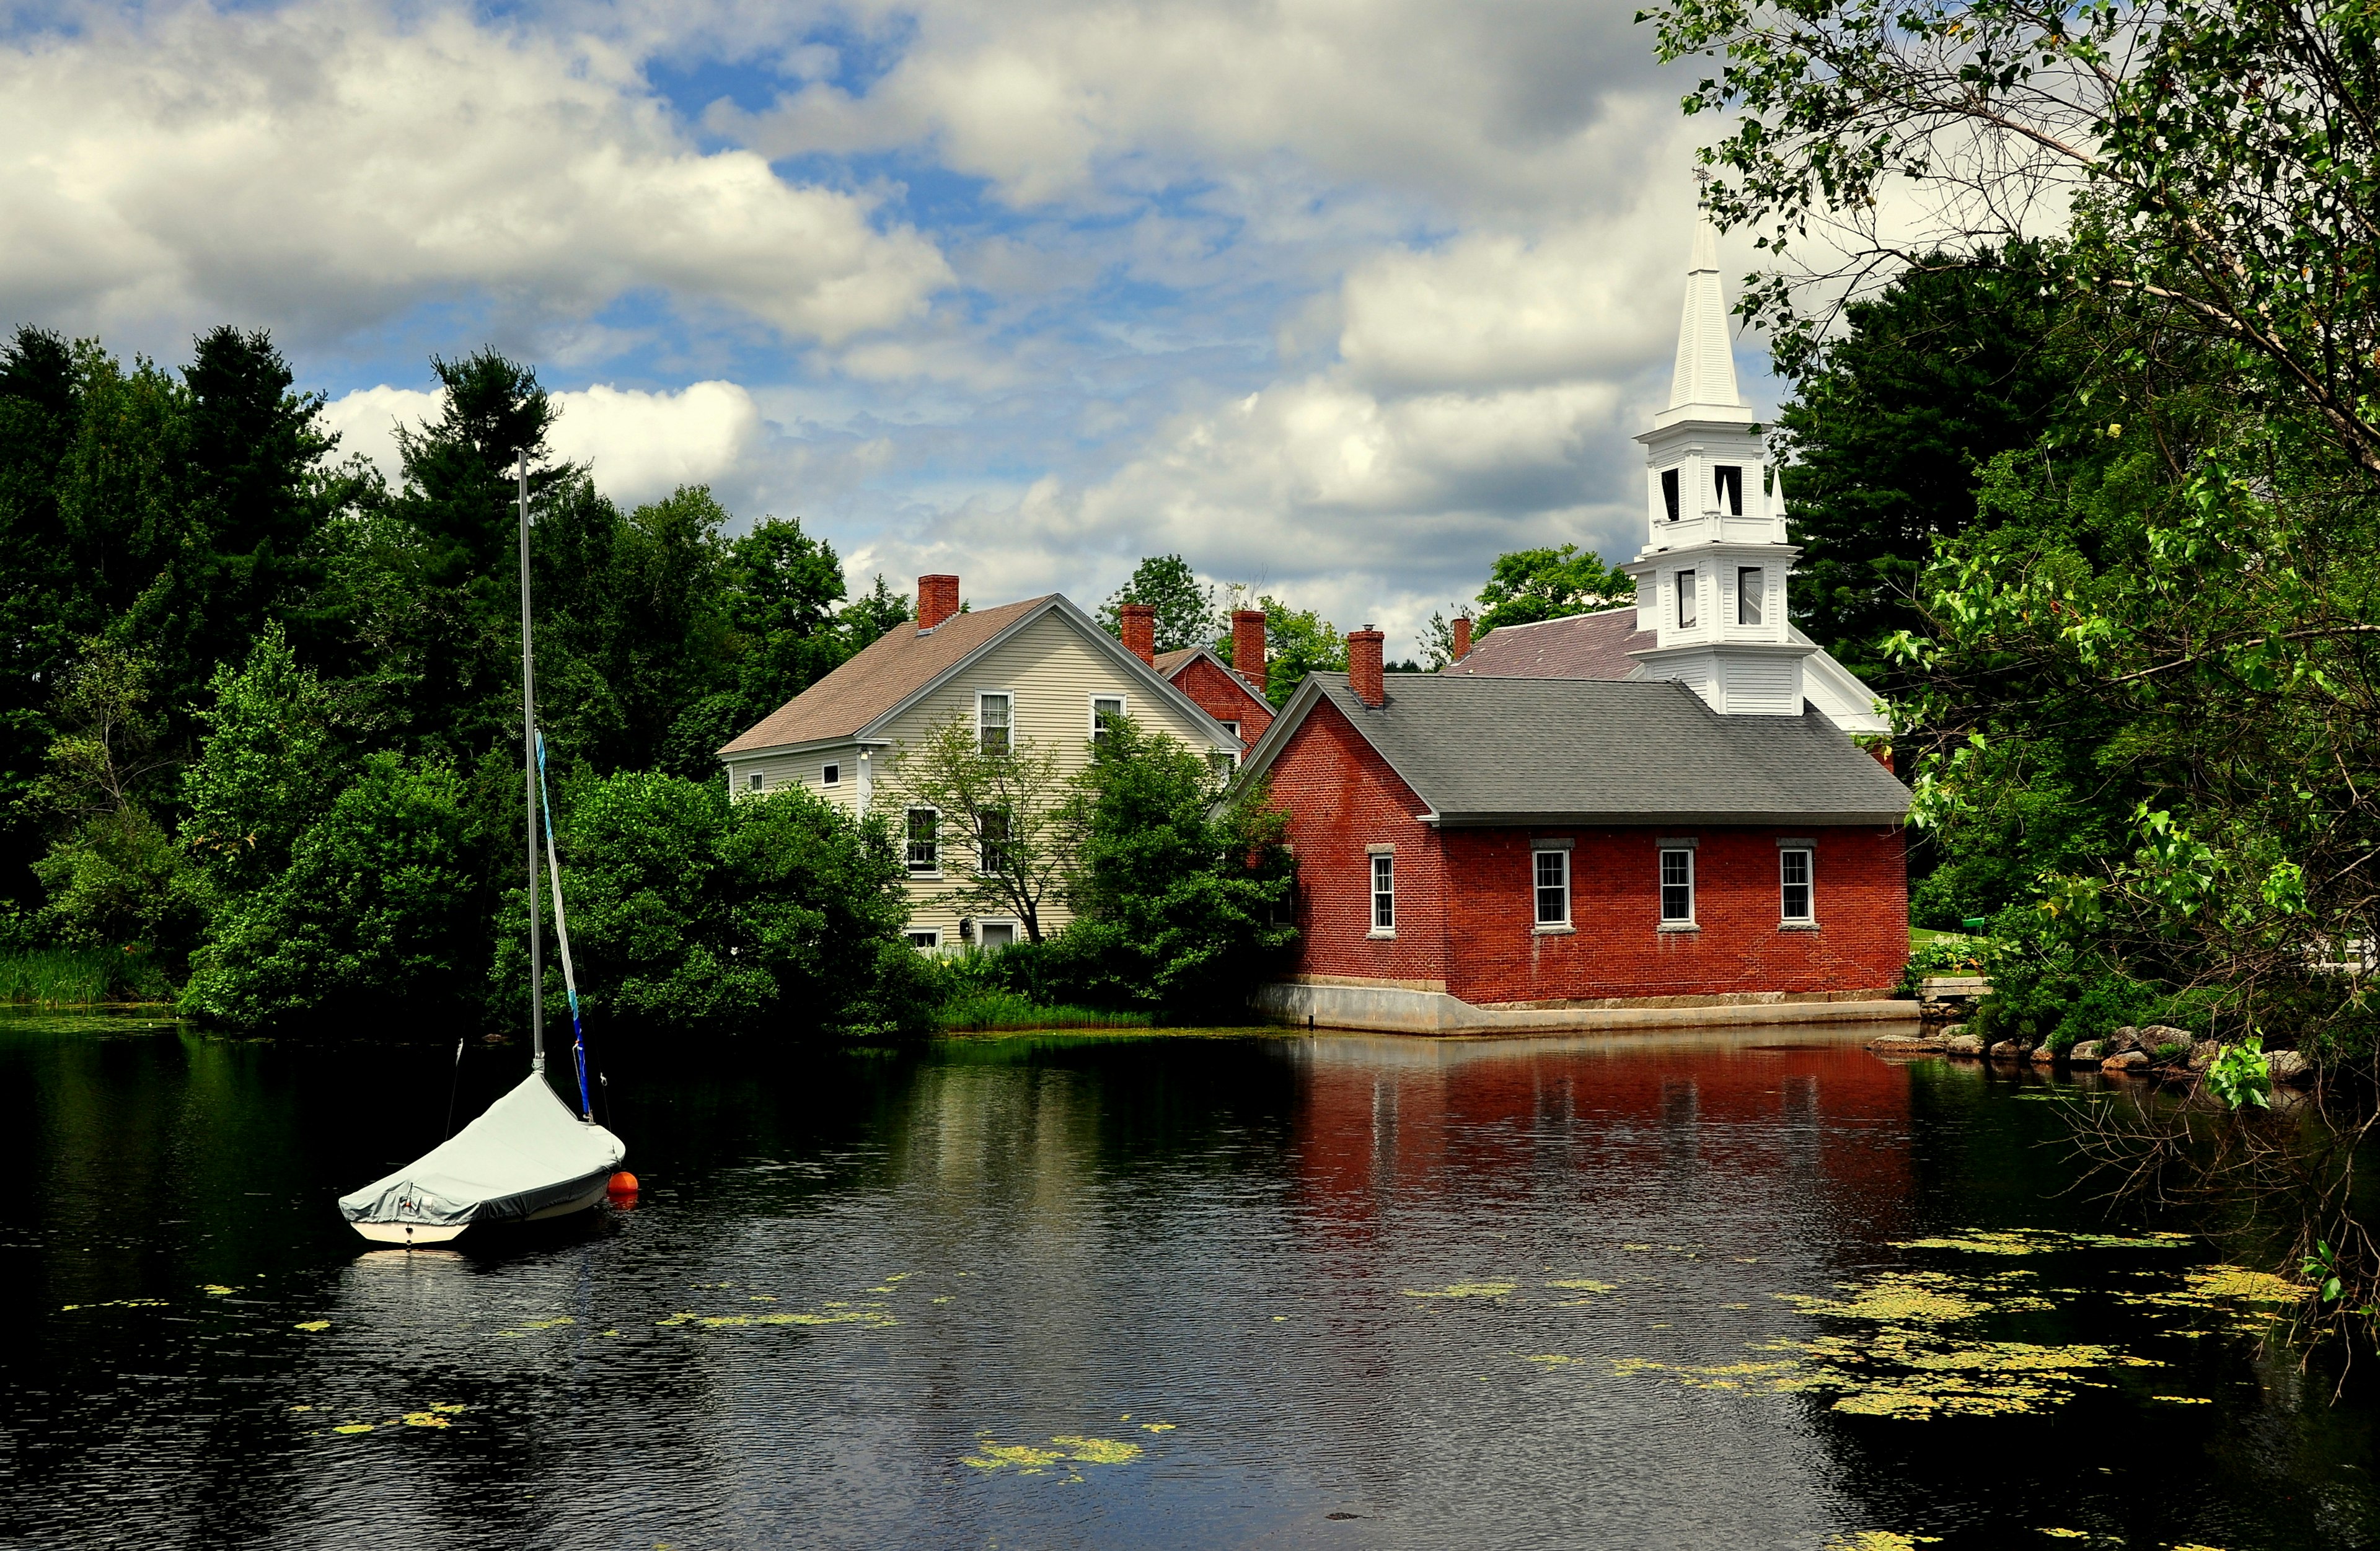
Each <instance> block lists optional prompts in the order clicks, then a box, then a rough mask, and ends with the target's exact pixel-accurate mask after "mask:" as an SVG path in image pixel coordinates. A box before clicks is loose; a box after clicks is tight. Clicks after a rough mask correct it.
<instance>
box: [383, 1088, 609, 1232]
mask: <svg viewBox="0 0 2380 1551" xmlns="http://www.w3.org/2000/svg"><path fill="white" fill-rule="evenodd" d="M626 1154H627V1149H626V1148H625V1147H624V1146H622V1145H620V1139H619V1138H618V1137H616V1136H614V1135H613V1134H612V1133H610V1132H608V1131H606V1130H604V1129H603V1128H602V1127H601V1126H600V1125H595V1124H593V1123H591V1122H589V1121H582V1120H580V1119H579V1118H578V1117H577V1115H575V1114H573V1113H571V1111H570V1110H569V1109H565V1108H564V1106H563V1103H562V1100H561V1099H560V1098H559V1097H556V1095H555V1094H554V1091H553V1088H551V1087H550V1086H548V1085H547V1084H546V1081H545V1076H544V1074H543V1073H542V1072H530V1073H529V1074H528V1078H527V1080H525V1081H524V1082H522V1084H520V1086H518V1087H516V1088H515V1089H513V1090H512V1091H511V1092H510V1093H508V1094H506V1095H504V1097H502V1098H499V1099H497V1100H496V1101H495V1102H494V1103H493V1104H491V1105H489V1106H488V1109H487V1112H486V1113H485V1114H483V1115H481V1116H480V1118H479V1119H478V1120H476V1121H472V1122H471V1123H470V1124H469V1125H467V1126H465V1127H464V1128H463V1129H462V1130H461V1131H458V1132H456V1133H455V1134H454V1135H453V1136H451V1137H449V1138H447V1140H446V1141H445V1142H444V1143H443V1144H442V1145H439V1146H437V1147H435V1148H433V1149H431V1151H429V1152H427V1153H424V1154H423V1155H422V1156H421V1157H418V1158H416V1159H414V1160H413V1161H412V1162H411V1163H408V1164H407V1165H406V1166H405V1167H404V1168H402V1169H398V1170H397V1171H396V1172H395V1173H394V1174H391V1175H389V1176H388V1177H387V1178H385V1179H381V1180H375V1181H372V1182H371V1183H370V1184H368V1185H366V1186H364V1188H363V1189H361V1190H359V1191H357V1192H356V1193H355V1194H352V1195H343V1196H341V1197H339V1211H340V1214H341V1215H342V1216H344V1217H345V1218H346V1219H347V1220H348V1221H349V1222H413V1223H420V1224H423V1225H425V1226H430V1227H439V1228H453V1227H457V1226H460V1225H462V1224H466V1223H475V1222H517V1221H519V1220H520V1219H522V1218H528V1217H533V1216H535V1215H536V1214H537V1213H539V1212H541V1211H543V1210H545V1209H546V1208H547V1207H549V1206H561V1205H563V1204H564V1203H565V1202H567V1201H570V1200H572V1199H573V1198H575V1197H577V1196H579V1195H583V1194H586V1192H587V1190H588V1188H589V1185H591V1184H592V1183H594V1182H595V1181H599V1180H601V1179H603V1178H605V1177H607V1176H608V1175H610V1173H611V1172H612V1170H613V1169H617V1168H618V1167H619V1166H620V1160H621V1158H622V1157H625V1156H626Z"/></svg>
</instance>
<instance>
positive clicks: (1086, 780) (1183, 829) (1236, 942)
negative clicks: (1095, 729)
mask: <svg viewBox="0 0 2380 1551" xmlns="http://www.w3.org/2000/svg"><path fill="white" fill-rule="evenodd" d="M1075 785H1076V792H1077V797H1076V803H1077V813H1076V818H1075V822H1076V824H1077V825H1078V826H1079V830H1080V837H1081V838H1080V841H1079V843H1078V850H1077V853H1076V854H1075V858H1074V865H1073V870H1072V872H1071V874H1070V876H1069V878H1068V880H1067V893H1068V898H1069V900H1070V902H1071V903H1072V904H1073V906H1074V908H1075V911H1076V912H1077V913H1078V914H1077V918H1076V919H1075V921H1074V922H1072V923H1071V924H1069V925H1068V927H1067V928H1066V931H1065V933H1064V934H1063V935H1064V937H1065V938H1067V939H1072V940H1070V941H1069V942H1068V943H1067V946H1068V947H1069V948H1070V949H1071V950H1072V953H1073V956H1074V957H1075V958H1076V959H1078V960H1087V961H1088V962H1090V963H1095V964H1096V965H1097V966H1098V970H1097V974H1096V978H1095V981H1094V983H1093V984H1092V985H1091V986H1089V987H1088V988H1087V989H1088V992H1089V994H1091V995H1092V996H1094V997H1096V998H1098V999H1099V1000H1104V1001H1108V1002H1111V1003H1115V1004H1121V1005H1124V1006H1144V1007H1147V1006H1155V1007H1163V1008H1167V1009H1170V1010H1172V1012H1176V1013H1178V1014H1181V1015H1184V1016H1187V1017H1193V1018H1198V1017H1233V1016H1239V1015H1242V1010H1243V1009H1245V1006H1246V1003H1247V999H1248V996H1249V993H1250V992H1252V991H1253V990H1254V989H1255V988H1256V986H1257V982H1258V981H1260V980H1262V979H1263V978H1265V977H1266V976H1267V975H1269V974H1271V973H1273V972H1274V971H1276V970H1277V969H1279V968H1280V967H1281V965H1282V964H1283V963H1285V962H1286V959H1287V956H1288V954H1289V952H1290V951H1291V950H1292V949H1293V947H1294V946H1295V944H1296V940H1297V928H1296V927H1293V926H1292V925H1290V924H1289V915H1290V899H1289V893H1290V883H1291V877H1292V867H1291V862H1290V854H1289V850H1288V846H1287V843H1286V841H1287V836H1288V832H1289V816H1288V815H1287V814H1286V813H1284V812H1282V811H1281V810H1280V809H1279V808H1276V807H1274V806H1272V803H1271V799H1270V795H1269V793H1268V792H1267V790H1266V789H1265V787H1264V785H1263V783H1262V782H1245V783H1242V784H1239V785H1236V786H1231V787H1229V788H1228V790H1227V789H1226V783H1225V781H1224V780H1223V778H1221V777H1220V775H1219V774H1218V772H1217V771H1216V770H1215V769H1214V768H1213V767H1212V766H1211V765H1210V764H1209V763H1208V761H1207V759H1206V758H1204V757H1202V756H1201V755H1200V753H1199V752H1198V751H1197V750H1195V749H1192V748H1189V747H1187V746H1185V745H1183V744H1182V743H1180V742H1179V741H1177V740H1176V739H1173V738H1171V737H1167V736H1165V735H1164V734H1162V733H1150V732H1147V731H1146V730H1144V729H1143V728H1141V727H1140V726H1139V725H1138V724H1137V723H1135V722H1134V721H1132V720H1131V719H1130V718H1128V717H1125V718H1118V719H1116V720H1115V721H1111V723H1110V725H1109V730H1108V732H1107V733H1106V735H1104V736H1103V737H1101V738H1100V739H1099V744H1098V745H1097V747H1096V748H1095V749H1094V750H1093V752H1092V757H1091V763H1090V765H1089V766H1088V767H1087V769H1085V770H1084V771H1083V772H1082V774H1081V776H1080V777H1078V778H1077V781H1076V783H1075Z"/></svg>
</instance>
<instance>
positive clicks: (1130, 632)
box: [1123, 603, 1157, 668]
mask: <svg viewBox="0 0 2380 1551" xmlns="http://www.w3.org/2000/svg"><path fill="white" fill-rule="evenodd" d="M1123 649H1124V650H1126V651H1128V652H1130V653H1132V654H1133V655H1134V656H1135V657H1137V658H1139V659H1140V660H1142V661H1143V662H1146V663H1147V664H1148V665H1149V666H1150V667H1152V668H1154V667H1156V666H1157V610H1156V609H1155V608H1154V607H1152V606H1150V605H1149V604H1147V603H1126V604H1125V605H1124V606H1123Z"/></svg>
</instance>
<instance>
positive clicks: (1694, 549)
mask: <svg viewBox="0 0 2380 1551" xmlns="http://www.w3.org/2000/svg"><path fill="white" fill-rule="evenodd" d="M1636 440H1637V441H1639V442H1643V443H1644V444H1645V534H1646V537H1645V547H1644V549H1643V550H1642V551H1639V552H1638V554H1637V556H1636V558H1635V559H1634V560H1633V561H1631V562H1629V563H1627V564H1626V565H1624V566H1622V567H1621V569H1622V570H1624V571H1626V572H1627V573H1628V574H1629V575H1630V576H1634V577H1635V578H1636V628H1637V629H1639V630H1650V631H1653V632H1654V633H1655V636H1656V639H1655V644H1654V645H1653V646H1651V647H1649V648H1645V650H1642V651H1638V652H1633V653H1631V654H1630V655H1632V656H1633V657H1634V658H1635V659H1636V660H1638V661H1639V662H1641V663H1643V664H1644V666H1645V677H1647V678H1654V679H1675V680H1677V681H1678V682H1679V683H1681V684H1684V685H1688V686H1690V687H1691V688H1693V690H1694V693H1695V694H1697V695H1699V696H1701V697H1703V698H1704V700H1706V702H1708V703H1709V705H1710V707H1711V709H1714V710H1718V711H1722V712H1725V713H1727V714H1729V715H1733V716H1799V715H1801V714H1802V669H1803V660H1804V659H1806V658H1807V657H1809V656H1810V654H1811V653H1813V652H1814V651H1815V650H1816V649H1817V648H1815V647H1812V646H1807V645H1803V644H1800V643H1797V642H1796V641H1795V640H1794V639H1793V636H1792V631H1791V628H1790V626H1789V625H1788V624H1787V623H1786V619H1785V579H1786V577H1787V576H1789V575H1790V574H1791V571H1792V569H1793V557H1794V556H1795V555H1796V554H1798V553H1799V552H1800V551H1799V550H1797V549H1796V548H1795V547H1794V546H1793V545H1792V544H1790V543H1788V542H1787V541H1786V539H1785V500H1784V495H1783V492H1782V491H1780V490H1779V488H1778V486H1777V480H1776V475H1775V471H1774V470H1772V469H1771V468H1770V467H1769V465H1768V451H1767V444H1766V443H1765V442H1763V441H1762V440H1761V437H1760V434H1759V430H1758V429H1757V428H1756V427H1755V425H1754V424H1753V420H1752V411H1751V410H1749V409H1747V408H1746V407H1744V403H1743V395H1742V394H1739V393H1738V392H1737V391H1736V384H1735V356H1734V353H1733V351H1732V350H1731V349H1730V347H1729V342H1728V313H1727V298H1726V297H1725V295H1724V294H1723V292H1722V290H1721V288H1720V285H1719V273H1718V234H1717V233H1716V232H1714V231H1713V230H1712V229H1711V224H1710V222H1709V220H1708V218H1707V217H1698V218H1697V221H1696V224H1695V228H1694V257H1693V260H1692V261H1691V262H1690V263H1689V264H1688V265H1687V269H1686V306H1685V314H1684V317H1683V318H1682V320H1681V321H1680V322H1679V324H1678V364H1677V370H1676V372H1675V373H1674V374H1673V375H1672V376H1671V378H1670V406H1669V407H1668V408H1667V409H1664V410H1662V411H1661V412H1660V413H1659V414H1658V415H1656V416H1655V417H1654V418H1653V429H1652V430H1648V431H1645V432H1644V433H1643V434H1642V435H1640V436H1638V437H1637V438H1636Z"/></svg>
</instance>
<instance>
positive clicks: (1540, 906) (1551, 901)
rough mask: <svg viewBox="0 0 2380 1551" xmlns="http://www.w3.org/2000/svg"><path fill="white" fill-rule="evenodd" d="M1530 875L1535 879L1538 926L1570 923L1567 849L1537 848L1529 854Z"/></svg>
mask: <svg viewBox="0 0 2380 1551" xmlns="http://www.w3.org/2000/svg"><path fill="white" fill-rule="evenodd" d="M1529 872H1530V876H1531V877H1532V878H1535V880H1536V885H1535V886H1536V896H1537V925H1538V926H1540V927H1567V926H1569V925H1570V853H1569V852H1567V851H1536V852H1532V853H1530V855H1529Z"/></svg>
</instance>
